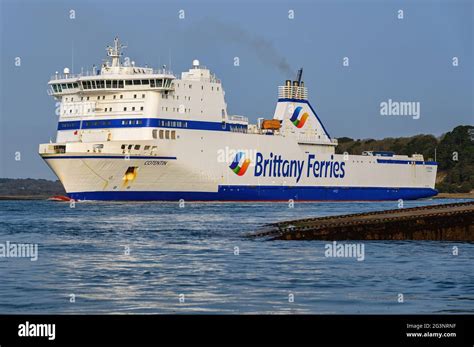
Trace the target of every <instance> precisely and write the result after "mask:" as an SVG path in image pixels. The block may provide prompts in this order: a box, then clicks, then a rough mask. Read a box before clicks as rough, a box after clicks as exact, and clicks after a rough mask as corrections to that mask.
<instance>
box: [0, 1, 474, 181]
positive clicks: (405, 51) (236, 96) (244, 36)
mask: <svg viewBox="0 0 474 347" xmlns="http://www.w3.org/2000/svg"><path fill="white" fill-rule="evenodd" d="M0 4H1V8H0V12H1V18H0V22H1V24H0V30H1V32H0V35H1V56H0V59H1V61H0V62H1V76H0V77H1V78H0V83H1V86H0V88H1V89H0V97H1V100H0V102H1V112H0V116H1V119H0V121H1V123H0V124H1V129H0V137H1V139H0V145H1V151H0V177H34V178H49V179H52V178H54V176H53V174H52V173H51V172H50V170H49V168H48V167H47V166H46V164H44V163H43V162H42V160H41V159H40V157H39V156H38V154H37V149H38V144H39V143H43V142H48V141H49V139H50V138H52V139H54V138H55V132H56V126H57V116H56V115H55V112H54V111H55V105H54V103H55V102H54V100H53V99H52V97H50V96H48V95H47V94H46V90H47V82H48V80H49V78H50V76H51V75H53V74H54V72H55V71H62V69H63V68H64V67H66V66H67V67H69V68H72V69H73V70H74V72H80V69H81V67H84V68H90V67H91V66H92V65H93V64H96V65H99V64H100V63H101V61H102V59H103V58H105V46H106V45H108V44H110V43H111V41H112V39H113V37H114V36H116V35H118V36H120V38H121V39H122V41H123V42H124V43H126V44H127V45H128V48H127V49H126V50H125V56H128V57H130V58H131V59H132V60H134V61H136V62H137V64H138V65H145V64H148V65H150V66H154V67H158V66H160V65H162V64H167V65H168V64H169V63H168V62H169V61H170V60H171V68H172V70H173V71H174V72H175V73H180V72H181V71H183V70H187V69H188V68H189V67H190V65H191V62H192V60H193V59H195V58H198V59H199V60H200V61H201V64H203V65H206V66H207V67H209V68H210V69H211V70H212V71H214V72H215V73H216V74H217V76H218V77H219V78H221V80H222V82H223V85H224V89H225V90H226V100H227V103H228V111H229V113H230V114H239V115H246V116H248V117H249V118H250V119H251V120H256V119H257V118H258V117H267V118H268V117H271V116H272V115H273V111H274V108H275V102H276V97H277V86H278V85H280V84H282V83H283V82H284V80H285V79H287V78H292V77H293V76H291V75H289V72H288V71H287V70H288V69H286V68H285V66H289V67H291V70H293V71H296V70H297V69H298V68H299V67H301V66H302V67H304V75H303V79H304V80H305V84H306V86H307V87H308V89H309V99H310V101H311V103H312V105H313V106H314V107H315V109H316V111H317V112H318V115H319V117H320V118H321V120H322V121H323V122H324V124H325V126H326V129H327V130H328V131H329V133H330V134H331V135H332V136H333V137H341V136H349V137H353V138H383V137H389V136H391V137H398V136H410V135H414V134H419V133H425V134H435V135H440V134H442V133H444V132H446V131H449V130H451V129H452V128H453V127H455V126H457V125H461V124H473V123H474V121H473V120H474V102H473V94H474V93H473V79H474V68H473V65H472V62H473V2H472V1H467V0H466V1H458V0H451V1H419V0H410V1H356V0H351V1H349V0H346V1H337V0H336V1H258V0H254V1H197V0H194V1H140V0H138V1H129V0H127V1H120V0H119V1H98V0H93V1H88V0H87V1H86V0H81V1H51V0H43V1H32V0H28V1H21V0H15V1H11V0H0ZM71 9H73V10H74V11H75V17H76V18H75V19H70V18H69V15H70V10H71ZM399 9H402V10H403V11H404V19H402V20H400V19H398V18H397V14H398V13H397V11H398V10H399ZM180 10H184V11H185V12H184V13H185V18H184V19H179V17H178V14H179V11H180ZM289 10H294V19H289V18H288V11H289ZM16 57H20V58H21V66H15V58H16ZM234 57H239V59H240V66H238V67H235V66H234ZM344 57H348V58H349V66H346V67H345V66H343V59H344ZM453 57H457V58H458V60H459V66H457V67H454V66H453V65H452V59H453ZM170 58H171V59H170ZM388 99H392V100H397V101H414V102H420V108H421V117H420V119H417V120H415V119H412V118H411V117H396V116H395V117H394V116H381V115H380V103H381V102H383V101H387V100H388ZM15 152H20V153H21V160H20V161H16V160H15Z"/></svg>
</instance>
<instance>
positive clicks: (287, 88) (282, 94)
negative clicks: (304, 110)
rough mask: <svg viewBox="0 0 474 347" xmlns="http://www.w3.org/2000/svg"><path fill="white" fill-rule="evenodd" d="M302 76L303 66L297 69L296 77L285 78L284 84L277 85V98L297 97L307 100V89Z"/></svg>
mask: <svg viewBox="0 0 474 347" xmlns="http://www.w3.org/2000/svg"><path fill="white" fill-rule="evenodd" d="M302 78H303V68H301V69H299V70H298V73H297V74H296V79H295V80H294V81H292V80H286V81H285V85H284V86H280V87H278V98H279V99H297V100H307V98H308V91H307V89H306V88H305V86H304V82H303V81H302Z"/></svg>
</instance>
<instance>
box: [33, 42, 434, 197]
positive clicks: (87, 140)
mask: <svg viewBox="0 0 474 347" xmlns="http://www.w3.org/2000/svg"><path fill="white" fill-rule="evenodd" d="M123 47H124V46H122V45H121V44H120V42H119V40H118V38H115V40H114V43H113V45H112V46H108V47H107V55H108V59H107V60H106V62H104V63H103V64H102V65H101V67H100V68H98V69H95V68H94V69H93V71H91V72H88V73H81V74H77V75H74V74H72V73H70V71H69V69H68V68H65V69H64V71H63V72H64V73H63V74H62V75H60V74H58V73H56V74H55V75H54V76H53V77H52V79H51V80H50V81H49V88H48V94H50V95H51V96H53V97H54V98H55V99H56V100H57V102H58V108H59V113H60V114H59V122H58V127H57V137H56V141H55V142H54V143H44V144H40V146H39V154H40V155H41V157H42V158H43V159H44V160H45V162H46V163H47V165H48V166H49V167H50V168H51V169H52V170H53V171H54V173H55V174H56V175H57V177H58V178H59V180H60V181H61V182H62V184H63V186H64V188H65V190H66V192H67V194H68V196H69V197H70V198H71V199H75V200H162V201H180V200H185V201H290V200H293V201H320V200H331V201H354V200H358V201H364V200H399V199H419V198H427V197H431V196H433V195H436V194H437V191H436V190H435V189H434V185H435V179H436V170H437V163H436V162H433V161H425V160H424V158H423V156H422V155H420V154H413V155H411V156H408V155H396V154H394V153H390V152H377V151H370V152H364V153H362V154H361V155H348V154H347V153H345V154H336V151H335V149H336V146H337V140H336V139H335V138H333V137H331V136H330V135H329V133H328V131H327V130H326V128H325V127H324V125H323V123H322V121H321V119H320V118H319V117H318V115H317V114H316V111H315V109H314V108H313V107H312V106H311V104H310V102H309V101H308V91H307V88H306V87H305V85H304V82H303V80H302V70H299V72H298V75H297V77H296V79H295V80H293V81H291V80H287V81H286V82H285V84H284V85H282V86H280V87H278V100H277V103H276V108H275V112H274V115H273V117H272V118H270V117H268V118H269V119H258V122H257V123H256V124H251V123H249V121H248V119H247V118H246V117H244V116H240V115H229V114H228V113H227V104H226V102H225V98H224V95H225V93H224V89H223V86H222V83H221V81H220V80H219V79H218V78H217V77H216V76H215V75H214V74H213V73H211V71H210V70H209V69H208V68H206V67H204V66H202V65H201V64H200V62H199V61H198V60H194V61H193V62H192V66H191V68H190V69H189V71H186V72H183V73H182V74H181V76H180V78H179V77H177V76H175V75H174V74H173V73H172V72H171V71H169V70H168V69H167V68H166V66H163V67H162V68H161V69H158V70H156V69H153V68H150V67H147V66H146V67H139V66H136V65H135V63H134V62H129V63H127V61H123V60H124V59H123V58H122V53H121V51H122V48H123ZM354 121H355V120H354Z"/></svg>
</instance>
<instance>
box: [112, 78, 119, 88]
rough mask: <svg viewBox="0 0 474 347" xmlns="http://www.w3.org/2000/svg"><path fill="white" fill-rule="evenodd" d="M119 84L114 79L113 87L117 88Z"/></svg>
mask: <svg viewBox="0 0 474 347" xmlns="http://www.w3.org/2000/svg"><path fill="white" fill-rule="evenodd" d="M117 86H118V81H116V80H115V81H112V88H117Z"/></svg>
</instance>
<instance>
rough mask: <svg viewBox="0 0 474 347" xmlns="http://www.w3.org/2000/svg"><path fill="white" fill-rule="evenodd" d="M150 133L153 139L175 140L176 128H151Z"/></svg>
mask: <svg viewBox="0 0 474 347" xmlns="http://www.w3.org/2000/svg"><path fill="white" fill-rule="evenodd" d="M152 135H153V138H154V139H158V138H160V140H176V130H163V129H160V130H159V131H158V129H153V131H152Z"/></svg>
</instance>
